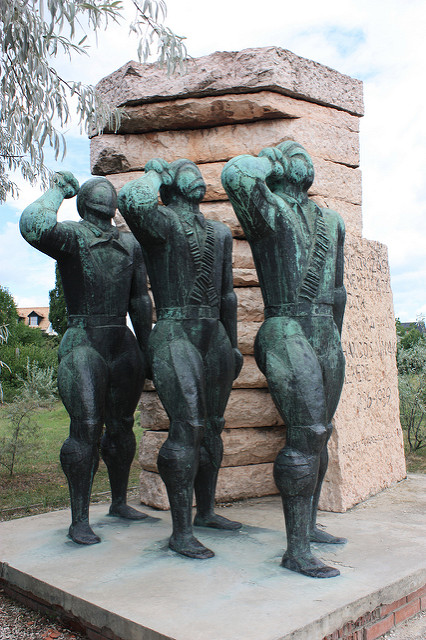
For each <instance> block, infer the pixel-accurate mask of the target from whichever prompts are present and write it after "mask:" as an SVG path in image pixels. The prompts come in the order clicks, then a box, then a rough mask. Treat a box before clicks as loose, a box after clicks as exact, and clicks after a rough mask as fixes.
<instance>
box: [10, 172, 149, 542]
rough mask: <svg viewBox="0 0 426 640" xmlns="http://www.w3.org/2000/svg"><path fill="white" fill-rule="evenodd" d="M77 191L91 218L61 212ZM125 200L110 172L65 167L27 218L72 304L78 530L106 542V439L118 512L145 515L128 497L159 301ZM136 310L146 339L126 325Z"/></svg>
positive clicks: (69, 396)
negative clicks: (99, 482) (120, 211)
mask: <svg viewBox="0 0 426 640" xmlns="http://www.w3.org/2000/svg"><path fill="white" fill-rule="evenodd" d="M77 193H78V195H77ZM75 195H77V209H78V212H79V214H80V216H81V218H82V220H80V222H72V221H68V222H58V221H57V212H58V209H59V207H60V206H61V204H62V202H63V200H64V198H72V197H74V196H75ZM116 207H117V194H116V192H115V189H114V187H113V186H112V184H111V183H110V182H108V180H106V179H105V178H93V179H91V180H88V181H87V182H86V183H84V184H83V185H82V187H81V188H79V184H78V182H77V180H76V179H75V177H74V176H73V175H72V174H71V173H69V172H61V173H58V174H55V177H54V184H53V186H52V187H51V188H50V189H49V190H48V191H47V192H46V193H45V194H44V195H42V196H41V197H40V198H39V199H38V200H36V202H34V203H33V204H31V205H30V206H29V207H27V208H26V209H25V211H24V212H23V214H22V216H21V221H20V228H21V233H22V235H23V236H24V238H25V239H26V240H27V241H28V242H29V243H30V244H31V245H32V246H33V247H35V248H36V249H39V250H40V251H42V252H43V253H46V254H47V255H49V256H51V257H52V258H54V259H55V260H57V262H58V266H59V271H60V274H61V279H62V283H63V288H64V294H65V300H66V304H67V310H68V329H67V331H66V332H65V335H64V337H63V339H62V342H61V345H60V347H59V369H58V387H59V393H60V395H61V398H62V400H63V403H64V405H65V407H66V409H67V411H68V413H69V415H70V419H71V423H70V435H69V437H68V438H67V440H66V441H65V442H64V444H63V446H62V449H61V456H60V457H61V464H62V468H63V470H64V473H65V475H66V477H67V480H68V485H69V490H70V498H71V512H72V524H71V526H70V528H69V536H70V537H71V539H72V540H74V542H77V543H79V544H95V543H96V542H100V538H99V537H98V536H97V535H96V534H95V533H94V532H93V530H92V529H91V527H90V525H89V500H90V494H91V488H92V481H93V477H94V475H95V473H96V470H97V468H98V464H99V447H100V450H101V454H102V458H103V459H104V461H105V463H106V466H107V468H108V474H109V480H110V485H111V493H112V502H111V506H110V510H109V513H110V515H113V516H118V517H122V518H127V519H130V520H139V519H142V518H145V517H146V515H145V514H144V513H141V512H139V511H137V510H136V509H133V508H131V507H129V506H128V505H127V504H126V493H127V484H128V478H129V471H130V466H131V464H132V461H133V458H134V454H135V447H136V444H135V436H134V433H133V414H134V411H135V409H136V406H137V403H138V401H139V397H140V394H141V391H142V387H143V383H144V379H145V375H146V372H147V356H146V348H147V341H148V336H149V333H150V330H151V315H152V310H151V302H150V299H149V296H148V292H147V283H146V270H145V265H144V262H143V257H142V251H141V248H140V246H139V243H138V242H136V240H135V239H134V237H133V236H132V235H131V234H130V233H119V232H118V230H117V228H116V227H114V226H113V225H112V224H111V221H112V218H113V217H114V215H115V211H116ZM128 312H129V314H130V317H131V320H132V324H133V327H134V330H135V333H136V336H137V339H136V338H135V336H134V334H133V333H132V332H131V331H130V329H129V328H128V327H127V326H126V315H127V313H128ZM104 425H105V433H104V435H103V436H102V429H103V426H104ZM101 436H102V437H101Z"/></svg>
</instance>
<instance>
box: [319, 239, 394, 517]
mask: <svg viewBox="0 0 426 640" xmlns="http://www.w3.org/2000/svg"><path fill="white" fill-rule="evenodd" d="M345 284H346V288H347V291H348V302H347V305H346V313H345V321H344V326H343V332H342V346H343V349H344V352H345V356H346V378H345V385H344V387H343V392H342V397H341V400H340V404H339V406H338V408H337V412H336V416H335V427H336V429H335V432H334V434H333V436H332V438H331V440H330V445H329V447H330V464H329V470H328V472H327V475H326V477H325V480H324V485H323V491H322V496H321V502H320V506H321V508H322V509H327V510H331V511H345V510H346V509H348V508H350V507H351V506H353V505H354V504H357V503H358V502H360V501H361V500H365V499H366V498H368V497H369V496H370V495H373V494H375V493H377V492H378V491H380V490H382V489H384V488H385V487H389V486H390V485H391V484H393V483H394V482H398V481H399V480H401V479H402V478H404V477H405V475H406V470H405V458H404V446H403V438H402V430H401V426H400V422H399V399H398V378H397V369H396V361H395V351H396V336H395V317H394V312H393V303H392V292H391V288H390V274H389V265H388V256H387V250H386V247H385V246H384V245H382V244H380V243H378V242H372V241H368V240H364V239H362V240H361V239H360V240H356V239H354V238H352V239H349V240H348V241H347V242H346V251H345Z"/></svg>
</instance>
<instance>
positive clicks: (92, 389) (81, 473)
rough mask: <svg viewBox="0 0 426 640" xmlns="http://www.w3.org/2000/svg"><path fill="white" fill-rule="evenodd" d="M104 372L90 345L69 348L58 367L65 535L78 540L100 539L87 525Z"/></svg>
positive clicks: (91, 542)
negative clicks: (64, 434)
mask: <svg viewBox="0 0 426 640" xmlns="http://www.w3.org/2000/svg"><path fill="white" fill-rule="evenodd" d="M107 375H108V374H107V370H106V365H105V362H104V361H103V359H102V358H101V357H100V356H99V354H97V353H96V351H95V350H94V349H92V348H91V347H77V348H76V349H74V350H72V351H71V352H70V353H68V355H66V356H65V357H64V358H62V360H61V362H60V364H59V369H58V387H59V393H60V395H61V398H62V401H63V403H64V405H65V408H66V409H67V411H68V413H69V415H70V418H71V422H70V435H69V437H68V438H67V439H66V440H65V442H64V444H63V446H62V449H61V454H60V460H61V465H62V469H63V471H64V473H65V476H66V478H67V480H68V486H69V491H70V500H71V514H72V522H71V526H70V528H69V532H68V535H69V536H70V538H71V539H72V540H74V542H77V543H79V544H95V543H97V542H100V538H99V537H98V536H97V535H96V534H95V533H94V532H93V530H92V529H91V527H90V525H89V502H90V494H91V490H92V483H93V478H94V475H95V473H96V471H97V468H98V464H99V440H100V436H101V432H102V426H103V407H104V398H105V388H106V380H107Z"/></svg>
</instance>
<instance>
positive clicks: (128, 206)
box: [118, 159, 242, 559]
mask: <svg viewBox="0 0 426 640" xmlns="http://www.w3.org/2000/svg"><path fill="white" fill-rule="evenodd" d="M205 190H206V187H205V183H204V181H203V178H202V176H201V173H200V171H199V170H198V168H197V166H196V165H195V164H194V163H193V162H190V161H189V160H177V161H175V162H172V163H171V164H168V163H167V162H166V161H164V160H162V159H155V160H151V161H150V162H148V163H147V165H146V167H145V175H144V176H143V177H141V178H139V179H137V180H134V181H132V182H129V183H128V184H126V185H125V186H124V187H123V188H122V189H121V191H120V193H119V196H118V204H119V209H120V211H121V213H122V214H123V216H124V218H125V219H126V221H127V223H128V224H129V227H130V229H131V230H132V231H133V233H134V235H135V237H136V238H137V239H138V240H139V242H140V243H141V245H142V248H143V252H144V257H145V262H146V266H147V270H148V275H149V278H150V282H151V287H152V292H153V295H154V300H155V306H156V311H157V323H156V325H155V327H154V329H153V331H152V333H151V336H150V338H149V343H148V352H149V360H150V365H151V367H152V374H153V380H154V383H155V386H156V389H157V391H158V395H159V397H160V399H161V401H162V403H163V405H164V407H165V409H166V412H167V415H168V417H169V419H170V429H169V435H168V438H167V440H166V442H165V443H164V444H163V446H162V447H161V450H160V453H159V457H158V469H159V471H160V474H161V477H162V479H163V481H164V483H165V485H166V488H167V493H168V496H169V501H170V507H171V512H172V520H173V532H172V536H171V538H170V540H169V547H170V548H171V549H173V550H174V551H177V552H178V553H180V554H182V555H185V556H189V557H191V558H201V559H202V558H210V557H212V556H213V555H214V554H213V552H212V551H211V550H210V549H207V548H206V547H205V546H204V545H202V544H201V543H200V542H199V541H198V540H197V539H196V538H195V537H194V535H193V529H192V517H191V507H192V496H193V490H194V489H195V495H196V502H197V513H196V516H195V520H194V524H195V525H196V526H201V527H214V528H218V529H228V530H232V529H238V528H239V527H240V526H241V525H240V523H237V522H232V521H229V520H227V519H226V518H223V517H221V516H218V515H216V514H215V513H214V497H215V490H216V481H217V476H218V472H219V467H220V464H221V461H222V453H223V445H222V438H221V432H222V430H223V426H224V419H223V414H224V412H225V407H226V404H227V401H228V398H229V394H230V392H231V387H232V381H233V380H234V379H235V378H236V377H237V376H238V374H239V372H240V369H241V365H242V355H241V353H240V352H239V351H238V349H237V299H236V296H235V293H234V291H233V281H232V237H231V233H230V232H229V230H228V228H227V227H226V226H225V225H223V224H221V223H219V222H211V221H209V220H205V218H204V216H203V215H202V214H201V213H200V209H199V203H200V202H201V201H202V199H203V197H204V195H205ZM158 192H160V195H161V199H162V201H163V203H164V205H165V206H159V205H158Z"/></svg>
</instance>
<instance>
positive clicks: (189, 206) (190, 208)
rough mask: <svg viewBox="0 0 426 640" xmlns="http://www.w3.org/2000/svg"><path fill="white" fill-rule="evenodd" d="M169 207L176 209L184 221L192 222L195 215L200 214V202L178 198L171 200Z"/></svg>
mask: <svg viewBox="0 0 426 640" xmlns="http://www.w3.org/2000/svg"><path fill="white" fill-rule="evenodd" d="M169 206H170V207H171V208H172V209H174V210H175V211H176V212H177V213H179V216H180V217H182V218H183V219H184V220H188V221H192V220H193V219H194V215H196V214H200V213H201V212H200V204H199V202H189V201H188V200H186V199H184V198H182V197H180V196H176V197H174V198H172V199H171V201H170V202H169Z"/></svg>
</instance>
